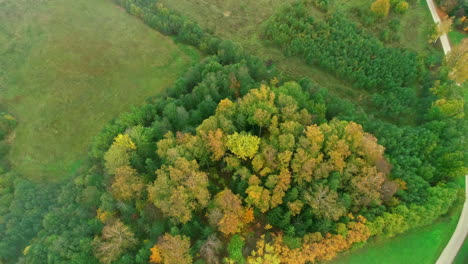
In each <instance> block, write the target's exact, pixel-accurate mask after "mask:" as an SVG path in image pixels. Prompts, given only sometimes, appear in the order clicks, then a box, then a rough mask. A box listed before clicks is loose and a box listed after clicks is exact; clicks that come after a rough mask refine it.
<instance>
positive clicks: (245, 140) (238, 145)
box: [226, 132, 260, 159]
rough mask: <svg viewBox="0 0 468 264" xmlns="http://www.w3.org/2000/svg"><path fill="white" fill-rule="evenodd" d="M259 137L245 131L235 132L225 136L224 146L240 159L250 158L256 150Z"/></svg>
mask: <svg viewBox="0 0 468 264" xmlns="http://www.w3.org/2000/svg"><path fill="white" fill-rule="evenodd" d="M259 144H260V138H259V137H257V136H253V135H249V134H247V133H245V132H241V133H237V132H235V133H234V134H232V135H229V136H227V142H226V146H227V148H228V149H229V150H230V151H231V152H232V153H234V154H235V155H236V156H237V157H239V158H241V159H251V158H253V157H254V156H255V154H256V153H257V151H258V146H259Z"/></svg>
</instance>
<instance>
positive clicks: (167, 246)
mask: <svg viewBox="0 0 468 264" xmlns="http://www.w3.org/2000/svg"><path fill="white" fill-rule="evenodd" d="M157 253H158V254H159V258H160V259H161V261H162V262H161V263H164V264H191V263H192V256H191V255H190V239H189V238H188V237H186V236H180V235H176V236H173V235H170V234H167V233H166V234H164V236H162V237H161V238H159V240H158V243H157ZM156 263H158V262H156Z"/></svg>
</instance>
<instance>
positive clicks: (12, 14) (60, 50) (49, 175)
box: [0, 0, 198, 180]
mask: <svg viewBox="0 0 468 264" xmlns="http://www.w3.org/2000/svg"><path fill="white" fill-rule="evenodd" d="M0 54H1V56H2V61H1V62H0V89H1V93H0V94H1V95H0V96H1V97H0V103H1V104H2V105H4V106H5V107H6V108H7V110H8V111H10V112H11V113H12V114H13V115H14V116H15V117H16V118H17V119H18V124H19V125H18V127H17V129H16V130H15V138H14V144H13V145H12V149H11V152H10V159H11V162H12V165H13V168H14V170H15V171H17V172H18V173H20V174H21V175H23V176H25V177H27V178H29V179H35V180H46V179H47V180H54V179H62V178H64V177H66V175H67V174H68V173H69V172H70V171H73V170H75V169H76V168H77V167H79V164H80V162H81V161H82V158H83V157H84V156H85V154H86V151H87V148H88V147H89V144H90V142H91V139H92V137H93V136H95V135H96V134H97V133H98V132H99V131H100V130H101V129H102V128H103V126H104V125H105V124H106V123H107V122H109V121H110V120H111V119H112V118H115V117H116V116H118V115H119V113H122V112H125V111H127V110H129V109H130V108H131V107H132V106H134V105H141V104H142V103H144V101H145V99H146V98H148V97H149V96H154V95H158V94H161V93H162V92H163V91H164V89H165V88H166V87H168V86H170V85H171V84H172V83H173V81H174V80H175V79H176V78H177V77H178V76H179V75H180V74H181V73H183V72H184V71H185V70H186V69H187V68H188V67H189V66H190V65H191V64H192V63H194V61H196V60H197V59H198V58H197V57H198V53H197V52H196V51H194V50H193V49H192V48H190V47H187V46H183V45H180V44H176V43H175V42H174V41H173V40H172V39H171V38H169V37H166V36H164V35H162V34H160V33H158V32H156V31H154V30H152V29H151V28H149V27H147V26H146V25H144V24H143V23H142V22H141V21H140V20H138V19H137V18H135V17H132V16H129V15H128V14H126V12H125V10H123V9H121V8H119V7H117V6H116V5H115V4H114V3H112V2H111V1H109V0H95V1H91V0H75V1H65V0H50V1H33V0H4V1H0Z"/></svg>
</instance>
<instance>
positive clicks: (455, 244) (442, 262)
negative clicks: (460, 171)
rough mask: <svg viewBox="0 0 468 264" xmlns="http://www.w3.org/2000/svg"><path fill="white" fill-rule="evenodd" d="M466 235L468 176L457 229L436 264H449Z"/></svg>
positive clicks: (467, 228)
mask: <svg viewBox="0 0 468 264" xmlns="http://www.w3.org/2000/svg"><path fill="white" fill-rule="evenodd" d="M467 234H468V175H466V176H465V203H464V204H463V210H462V213H461V215H460V219H459V220H458V224H457V228H455V231H454V232H453V235H452V238H450V241H449V242H448V244H447V246H446V247H445V248H444V251H442V254H441V255H440V257H439V259H438V260H437V262H436V264H451V263H452V262H453V260H454V259H455V257H456V256H457V253H458V251H459V250H460V248H461V246H462V245H463V241H465V238H466V235H467Z"/></svg>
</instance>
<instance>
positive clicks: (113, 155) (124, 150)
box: [104, 134, 136, 174]
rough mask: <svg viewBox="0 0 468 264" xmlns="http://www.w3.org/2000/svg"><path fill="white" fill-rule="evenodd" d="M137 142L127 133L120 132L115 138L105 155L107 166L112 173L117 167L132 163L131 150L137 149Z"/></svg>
mask: <svg viewBox="0 0 468 264" xmlns="http://www.w3.org/2000/svg"><path fill="white" fill-rule="evenodd" d="M135 149H136V146H135V143H133V142H132V140H131V138H130V136H128V135H127V134H125V135H122V134H119V135H118V136H117V137H115V138H114V143H112V145H111V147H110V148H109V150H108V151H107V152H106V154H105V155H104V160H105V164H104V165H105V167H106V169H107V171H108V172H109V173H110V174H114V173H115V169H117V168H118V167H122V166H128V165H130V154H129V152H130V151H132V150H135Z"/></svg>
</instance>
